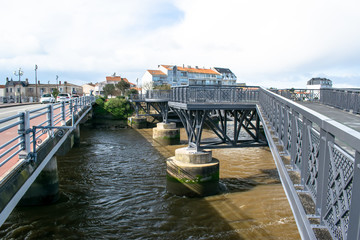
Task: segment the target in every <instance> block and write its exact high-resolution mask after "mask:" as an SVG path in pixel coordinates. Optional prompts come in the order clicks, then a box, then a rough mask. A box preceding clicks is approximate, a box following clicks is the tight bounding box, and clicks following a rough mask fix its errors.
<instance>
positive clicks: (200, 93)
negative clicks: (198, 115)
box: [170, 86, 259, 103]
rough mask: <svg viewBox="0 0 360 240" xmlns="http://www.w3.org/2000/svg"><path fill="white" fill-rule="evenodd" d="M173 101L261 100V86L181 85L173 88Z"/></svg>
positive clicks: (233, 101)
mask: <svg viewBox="0 0 360 240" xmlns="http://www.w3.org/2000/svg"><path fill="white" fill-rule="evenodd" d="M171 93H172V94H171V100H170V101H172V102H180V103H239V102H256V101H258V100H259V87H250V86H249V87H238V86H183V87H182V86H180V87H174V88H172V89H171Z"/></svg>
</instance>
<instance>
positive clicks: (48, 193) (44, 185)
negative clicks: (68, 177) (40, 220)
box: [19, 157, 60, 206]
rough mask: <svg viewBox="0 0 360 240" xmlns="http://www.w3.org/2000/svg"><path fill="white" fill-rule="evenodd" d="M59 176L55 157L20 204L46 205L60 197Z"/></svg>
mask: <svg viewBox="0 0 360 240" xmlns="http://www.w3.org/2000/svg"><path fill="white" fill-rule="evenodd" d="M59 196H60V195H59V176H58V169H57V161H56V157H53V158H52V159H51V160H50V161H49V162H48V164H47V165H46V166H45V168H44V169H43V170H42V172H41V173H40V174H39V176H38V177H37V178H36V180H35V182H34V183H33V184H32V185H31V186H30V188H29V189H28V190H27V192H26V193H25V195H24V196H23V197H22V199H21V200H20V202H19V205H20V206H34V205H46V204H51V203H54V202H56V201H57V200H58V199H59Z"/></svg>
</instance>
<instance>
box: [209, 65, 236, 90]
mask: <svg viewBox="0 0 360 240" xmlns="http://www.w3.org/2000/svg"><path fill="white" fill-rule="evenodd" d="M214 69H215V70H216V71H217V72H218V73H220V74H221V85H231V86H235V85H236V80H237V78H236V76H235V74H234V73H233V72H232V71H231V70H230V69H229V68H219V67H214Z"/></svg>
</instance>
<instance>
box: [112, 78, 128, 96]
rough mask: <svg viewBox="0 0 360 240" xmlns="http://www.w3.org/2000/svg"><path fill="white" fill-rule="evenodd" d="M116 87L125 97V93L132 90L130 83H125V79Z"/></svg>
mask: <svg viewBox="0 0 360 240" xmlns="http://www.w3.org/2000/svg"><path fill="white" fill-rule="evenodd" d="M115 87H116V88H117V89H119V90H120V92H121V95H122V96H123V95H124V93H125V91H126V90H127V89H129V88H130V83H128V82H126V81H124V79H121V81H120V82H118V83H117V84H116V85H115Z"/></svg>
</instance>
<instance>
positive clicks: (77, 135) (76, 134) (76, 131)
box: [73, 124, 80, 147]
mask: <svg viewBox="0 0 360 240" xmlns="http://www.w3.org/2000/svg"><path fill="white" fill-rule="evenodd" d="M73 135H74V146H75V147H78V146H80V124H78V125H77V126H76V128H75V129H74V130H73Z"/></svg>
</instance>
